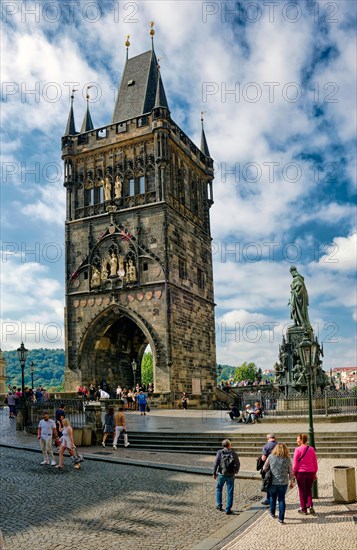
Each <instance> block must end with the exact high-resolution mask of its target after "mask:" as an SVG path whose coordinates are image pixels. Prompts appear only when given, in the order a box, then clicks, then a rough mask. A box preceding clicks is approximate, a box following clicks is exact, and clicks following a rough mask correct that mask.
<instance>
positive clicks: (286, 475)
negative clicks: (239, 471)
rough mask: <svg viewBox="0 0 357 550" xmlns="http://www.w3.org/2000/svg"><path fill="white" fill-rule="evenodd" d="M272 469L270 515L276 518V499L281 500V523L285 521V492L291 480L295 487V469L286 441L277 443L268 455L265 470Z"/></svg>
mask: <svg viewBox="0 0 357 550" xmlns="http://www.w3.org/2000/svg"><path fill="white" fill-rule="evenodd" d="M269 469H270V471H271V475H272V481H271V485H270V491H269V494H270V515H271V516H272V517H273V518H275V517H276V516H275V510H276V499H278V502H279V523H284V519H285V509H286V504H285V494H286V491H287V488H288V484H289V481H290V489H292V488H293V487H294V481H293V469H292V466H291V460H290V458H289V449H288V448H287V446H286V445H285V443H277V444H276V445H275V447H274V449H273V451H272V452H271V454H270V455H269V456H268V458H267V460H266V462H265V464H264V466H263V470H264V472H267V471H268V470H269Z"/></svg>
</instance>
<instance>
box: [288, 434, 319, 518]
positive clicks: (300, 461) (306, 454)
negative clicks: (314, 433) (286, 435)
mask: <svg viewBox="0 0 357 550" xmlns="http://www.w3.org/2000/svg"><path fill="white" fill-rule="evenodd" d="M296 442H297V444H298V447H297V448H296V449H295V452H294V462H293V474H294V476H295V478H296V481H297V486H298V489H299V499H300V510H298V512H299V514H303V515H305V516H306V515H307V510H309V511H310V514H315V509H314V505H313V502H312V485H313V483H314V481H315V479H316V474H317V471H318V465H317V458H316V452H315V449H314V448H313V447H310V446H309V445H307V435H306V434H299V435H298V436H297V438H296Z"/></svg>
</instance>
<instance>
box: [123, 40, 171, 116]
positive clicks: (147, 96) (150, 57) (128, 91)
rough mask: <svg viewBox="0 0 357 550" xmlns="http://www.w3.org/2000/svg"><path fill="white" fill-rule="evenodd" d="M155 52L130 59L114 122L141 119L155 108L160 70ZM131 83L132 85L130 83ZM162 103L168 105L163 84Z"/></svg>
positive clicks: (126, 66)
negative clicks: (140, 117)
mask: <svg viewBox="0 0 357 550" xmlns="http://www.w3.org/2000/svg"><path fill="white" fill-rule="evenodd" d="M157 64H158V63H157V59H156V55H155V52H154V51H153V50H150V51H148V52H145V53H142V54H140V55H137V56H136V57H132V58H131V59H128V60H127V62H126V64H125V67H124V73H123V76H122V80H121V83H120V87H119V93H118V97H117V101H116V104H115V109H114V113H113V118H112V122H122V121H124V120H128V119H130V118H136V117H139V116H141V115H143V114H145V113H151V111H152V110H153V108H154V107H155V99H156V91H157V83H158V69H157ZM129 82H131V83H132V84H131V85H128V83H129ZM161 87H162V91H160V96H161V99H160V102H161V101H165V103H166V105H161V106H162V107H164V106H166V107H167V108H168V105H167V100H166V95H165V90H164V88H163V85H162V83H161V86H160V89H161Z"/></svg>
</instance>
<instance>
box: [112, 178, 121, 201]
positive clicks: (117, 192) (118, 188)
mask: <svg viewBox="0 0 357 550" xmlns="http://www.w3.org/2000/svg"><path fill="white" fill-rule="evenodd" d="M114 192H115V198H116V199H121V193H122V182H121V180H120V177H119V176H117V177H116V178H115V185H114Z"/></svg>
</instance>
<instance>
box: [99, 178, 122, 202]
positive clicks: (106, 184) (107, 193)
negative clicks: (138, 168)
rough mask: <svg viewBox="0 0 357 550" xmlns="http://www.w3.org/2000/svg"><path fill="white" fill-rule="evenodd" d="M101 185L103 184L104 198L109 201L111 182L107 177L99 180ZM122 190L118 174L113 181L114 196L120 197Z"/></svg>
mask: <svg viewBox="0 0 357 550" xmlns="http://www.w3.org/2000/svg"><path fill="white" fill-rule="evenodd" d="M100 183H101V185H102V186H103V193H104V200H105V201H110V200H111V199H112V183H111V181H110V179H109V178H108V177H107V178H105V179H102V180H101V182H100ZM122 192H123V184H122V181H121V179H120V177H119V176H116V178H115V182H114V198H115V199H121V197H122Z"/></svg>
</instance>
